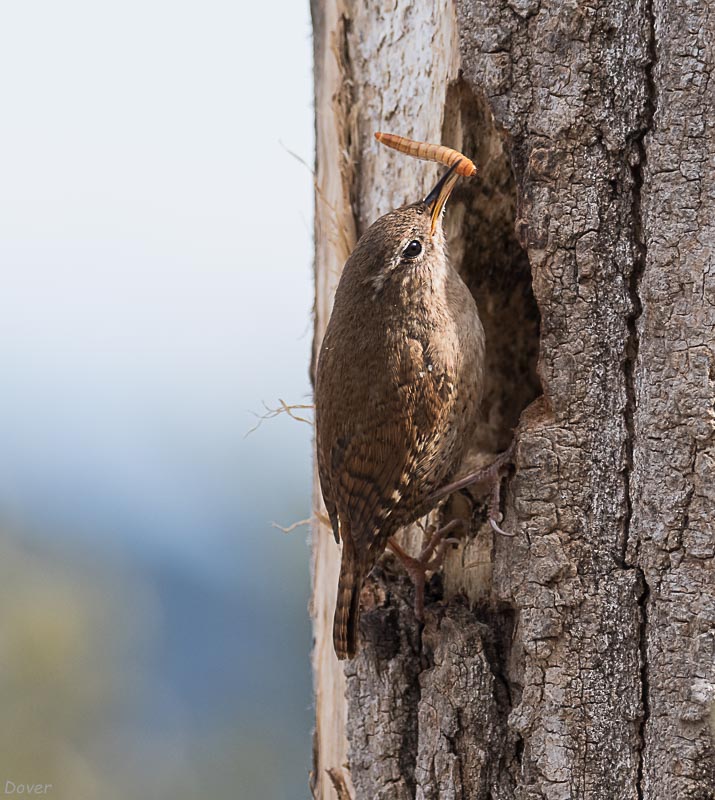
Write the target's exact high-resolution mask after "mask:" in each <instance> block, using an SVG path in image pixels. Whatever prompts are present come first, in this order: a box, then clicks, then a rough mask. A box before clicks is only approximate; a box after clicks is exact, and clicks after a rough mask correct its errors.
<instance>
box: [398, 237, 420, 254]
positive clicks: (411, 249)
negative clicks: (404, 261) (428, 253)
mask: <svg viewBox="0 0 715 800" xmlns="http://www.w3.org/2000/svg"><path fill="white" fill-rule="evenodd" d="M421 252H422V243H421V242H418V241H417V239H413V240H412V241H411V242H410V243H409V244H408V245H407V247H405V249H404V250H403V251H402V255H403V256H404V257H405V258H417V256H418V255H419V254H420V253H421Z"/></svg>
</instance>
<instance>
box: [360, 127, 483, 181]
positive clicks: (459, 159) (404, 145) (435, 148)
mask: <svg viewBox="0 0 715 800" xmlns="http://www.w3.org/2000/svg"><path fill="white" fill-rule="evenodd" d="M375 138H376V139H377V141H378V142H381V143H382V144H384V145H387V147H391V148H392V149H393V150H397V151H399V152H400V153H405V154H407V155H408V156H414V158H421V159H422V160H423V161H436V162H437V163H438V164H444V165H445V166H446V167H451V166H453V165H454V164H457V168H456V169H455V172H456V173H457V174H458V175H462V176H463V177H465V178H470V177H471V176H472V175H476V174H477V168H476V167H475V166H474V162H472V161H470V160H469V159H468V158H467V157H466V156H465V155H463V154H462V153H460V152H459V150H453V149H452V148H451V147H445V146H444V145H442V144H430V143H429V142H417V141H415V140H414V139H407V138H406V137H405V136H397V135H396V134H394V133H382V132H379V131H378V132H377V133H376V134H375Z"/></svg>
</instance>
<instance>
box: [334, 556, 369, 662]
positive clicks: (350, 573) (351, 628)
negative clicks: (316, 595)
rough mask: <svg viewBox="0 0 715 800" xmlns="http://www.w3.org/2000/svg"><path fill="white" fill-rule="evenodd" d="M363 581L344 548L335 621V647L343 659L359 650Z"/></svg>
mask: <svg viewBox="0 0 715 800" xmlns="http://www.w3.org/2000/svg"><path fill="white" fill-rule="evenodd" d="M362 582H363V578H362V575H360V574H358V573H357V572H356V570H355V568H354V564H353V559H352V558H351V556H350V554H349V553H347V552H345V550H343V560H342V563H341V565H340V578H339V580H338V599H337V601H336V603H335V619H334V622H333V647H335V654H336V655H337V657H338V658H339V659H340V660H341V661H344V660H345V659H346V658H348V659H349V658H353V656H354V655H355V653H356V652H357V639H358V622H359V621H360V590H361V589H362Z"/></svg>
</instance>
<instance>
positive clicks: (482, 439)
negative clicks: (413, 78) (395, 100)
mask: <svg viewBox="0 0 715 800" xmlns="http://www.w3.org/2000/svg"><path fill="white" fill-rule="evenodd" d="M442 140H443V141H444V142H445V143H449V144H453V145H454V146H455V147H457V148H458V149H460V150H461V151H462V152H464V153H465V154H466V155H468V156H469V157H471V158H472V159H473V160H474V162H475V163H476V164H477V167H478V169H479V172H478V173H477V175H476V176H475V177H474V178H472V179H471V180H469V181H461V182H460V184H459V185H458V187H457V189H456V190H455V192H454V195H453V199H452V201H451V202H452V204H453V205H452V216H451V222H450V223H449V227H448V230H447V235H448V238H449V245H450V252H451V256H452V259H453V261H452V263H453V264H454V265H455V266H456V267H457V269H459V272H460V274H461V276H462V278H463V279H464V281H465V282H466V283H467V285H468V286H469V288H470V290H471V292H472V294H473V296H474V299H475V300H476V303H477V307H478V308H479V315H480V317H481V320H482V323H483V325H484V332H485V336H486V370H485V387H484V402H483V415H482V420H481V422H480V425H479V427H478V430H477V433H476V441H475V442H474V444H475V446H476V447H478V448H479V449H480V450H484V451H487V452H497V451H500V450H503V449H505V448H506V447H508V445H509V443H510V442H511V440H512V436H513V431H514V428H515V427H516V426H517V423H518V421H519V416H520V414H521V412H522V411H523V410H524V408H526V406H528V405H529V403H531V401H532V400H534V399H535V398H536V397H538V395H540V394H541V385H540V382H539V378H538V375H537V361H538V355H539V326H540V317H539V309H538V306H537V304H536V300H535V299H534V294H533V291H532V285H531V269H530V266H529V260H528V258H527V254H526V252H525V251H524V249H523V248H522V247H521V245H520V244H519V242H518V240H517V237H516V234H515V231H514V222H515V219H516V212H517V190H516V181H515V178H514V173H513V170H512V163H511V159H510V156H509V142H508V139H507V137H506V135H505V134H504V133H503V131H501V130H499V128H498V127H497V125H496V123H495V120H494V117H493V115H492V113H491V110H490V108H489V106H488V104H487V102H486V101H485V100H483V99H482V98H479V97H476V96H475V95H474V94H473V93H472V91H471V90H470V89H469V87H468V86H467V85H466V84H465V83H464V82H462V81H459V82H457V83H455V84H453V85H452V86H451V87H450V89H449V92H448V95H447V103H446V111H445V121H444V129H443V139H442ZM456 208H458V209H459V212H458V213H454V212H455V209H456Z"/></svg>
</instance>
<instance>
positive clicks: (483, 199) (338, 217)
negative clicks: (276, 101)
mask: <svg viewBox="0 0 715 800" xmlns="http://www.w3.org/2000/svg"><path fill="white" fill-rule="evenodd" d="M313 16H314V23H315V26H314V27H315V52H316V130H317V170H316V342H318V341H319V340H320V337H321V336H322V332H323V330H324V327H325V324H326V323H327V318H328V315H329V309H330V303H331V298H332V293H333V291H334V288H335V285H336V282H337V278H338V276H339V271H340V268H341V266H342V263H344V260H345V258H346V256H347V253H348V252H349V249H350V247H351V245H352V242H354V240H355V236H357V235H359V233H360V231H361V230H364V228H365V227H366V226H367V225H368V224H369V223H370V222H371V221H372V220H374V219H375V218H376V217H377V216H378V215H379V214H381V213H384V212H385V211H387V210H388V209H389V208H392V207H394V206H396V205H399V204H402V203H403V202H411V201H413V200H414V199H417V198H419V197H420V196H421V195H422V194H423V193H424V191H425V189H426V188H427V187H428V186H429V185H430V183H431V182H432V181H433V180H434V178H435V176H436V174H437V169H436V168H435V167H434V166H433V165H429V164H424V163H422V162H417V161H412V160H410V159H407V158H405V157H404V156H401V155H399V154H395V153H392V152H390V151H388V150H386V149H385V148H381V147H380V146H379V145H377V144H376V143H375V142H374V140H373V138H372V135H373V132H374V131H375V130H387V131H394V132H396V133H400V134H402V135H406V136H411V137H414V138H419V139H424V140H428V141H442V142H443V143H444V144H447V145H450V146H454V147H456V148H458V149H464V151H465V152H466V153H467V155H469V156H471V157H473V158H474V160H475V162H476V163H477V164H478V166H479V167H480V174H479V176H478V177H477V178H476V179H472V180H471V181H469V182H465V183H464V184H463V186H462V187H461V188H460V190H459V192H457V193H455V197H454V198H453V201H451V203H450V209H449V234H450V240H451V242H450V243H451V252H452V254H453V258H454V261H455V264H456V265H458V266H459V268H460V270H461V272H462V274H463V276H464V277H465V280H466V281H467V282H468V284H469V286H470V288H472V290H473V291H474V294H475V297H476V299H477V303H478V305H479V307H480V312H481V313H482V316H483V318H484V321H485V328H486V331H487V337H488V341H491V343H492V369H491V374H492V378H491V381H490V384H489V386H488V387H487V405H486V407H485V420H484V424H483V425H482V426H481V429H480V431H479V434H478V437H477V441H475V445H478V446H480V447H481V448H482V449H483V450H485V451H494V450H496V449H499V448H501V447H504V446H505V445H506V444H507V443H508V440H509V438H510V436H511V428H513V427H514V426H515V425H516V424H517V420H518V419H519V415H520V412H522V411H523V410H524V409H525V408H526V411H524V413H523V415H522V418H521V422H520V423H519V429H518V433H517V440H518V450H517V459H516V462H517V463H516V471H515V474H514V475H513V477H512V478H511V480H510V482H509V486H508V491H507V493H506V494H507V500H506V507H505V511H506V519H505V523H504V524H505V526H506V527H508V528H509V529H510V530H512V531H514V532H515V533H516V534H517V535H516V537H515V538H514V539H512V540H507V539H502V538H493V537H492V535H491V534H490V533H489V531H488V528H487V527H486V526H485V525H483V524H482V523H483V515H481V514H480V509H479V508H478V507H476V508H475V509H474V510H473V513H472V520H473V525H472V530H471V531H470V534H469V536H468V537H466V539H465V541H464V542H463V544H461V545H460V547H459V548H458V549H457V550H456V551H455V552H453V553H451V554H450V556H449V558H448V559H447V563H446V566H445V571H444V576H443V578H442V579H435V580H434V581H433V587H432V589H433V594H432V601H433V602H431V603H430V604H429V605H428V607H427V614H426V624H425V626H424V629H423V630H420V628H419V627H418V626H417V624H416V622H415V620H414V617H413V615H412V611H411V605H410V603H411V589H410V587H409V584H408V583H407V582H406V581H405V579H404V578H403V577H401V573H400V571H399V568H398V567H395V566H394V565H392V564H391V563H389V562H387V563H386V564H385V566H384V567H383V568H380V569H379V570H378V571H377V573H376V575H375V578H374V580H373V581H372V582H371V585H370V586H369V587H368V591H367V593H366V597H365V602H366V603H367V604H368V607H367V611H366V613H365V614H364V623H363V628H362V638H363V642H364V646H363V650H362V653H361V654H360V656H359V657H358V658H357V659H356V660H355V661H354V662H352V663H350V664H348V665H347V666H346V668H345V672H343V667H342V666H341V665H340V664H339V663H338V662H337V660H335V658H334V656H333V655H332V645H331V642H330V630H331V622H330V620H331V615H332V607H333V603H334V595H335V585H336V580H337V562H338V552H337V547H336V545H335V543H334V541H333V539H332V535H331V534H330V532H329V530H328V529H327V528H326V527H325V526H323V525H316V527H315V528H314V530H313V576H314V592H313V604H312V611H313V615H314V623H315V637H316V644H315V652H314V668H315V681H316V738H315V743H316V755H315V764H314V775H313V792H314V795H315V796H316V797H319V798H334V797H337V793H336V791H335V789H334V782H333V781H331V779H330V777H329V776H328V773H327V771H326V770H328V769H333V770H337V771H338V772H339V774H340V775H341V776H342V777H343V778H344V780H345V785H346V786H347V787H348V789H347V790H348V791H350V792H352V793H353V794H354V797H355V798H366V799H368V798H369V800H372V798H385V799H387V798H415V797H416V798H425V800H426V799H427V798H430V800H432V799H434V800H436V799H437V798H440V800H444V799H445V798H461V799H463V800H477V799H478V800H487V798H491V799H492V800H507V798H514V799H515V800H516V799H518V800H527V799H528V800H536V798H544V799H545V800H566V798H594V799H600V798H603V800H611V799H615V800H620V799H621V798H623V799H624V800H625V799H626V798H633V800H636V799H638V800H641V798H642V799H643V800H654V799H655V798H658V799H660V798H662V799H663V800H670V799H671V798H677V799H678V800H679V799H680V798H692V799H693V800H695V799H697V800H703V799H704V798H712V797H715V777H714V774H713V749H712V729H711V725H712V722H713V700H714V683H715V675H714V674H713V671H714V666H713V665H714V664H715V634H714V629H715V625H714V623H715V568H714V564H715V559H714V556H715V543H714V537H713V527H714V526H713V522H714V519H715V488H714V487H715V463H714V459H715V448H714V447H713V428H714V424H715V412H714V409H713V401H714V398H715V391H714V387H715V352H714V350H715V262H714V259H713V252H712V251H713V247H714V246H715V232H714V231H713V225H714V223H713V221H712V220H713V219H714V218H715V186H714V183H713V175H715V163H714V162H715V133H713V126H714V124H715V89H714V88H713V85H712V82H711V81H710V73H711V71H712V69H713V65H714V62H715V58H714V55H713V46H714V45H713V42H714V41H715V22H714V21H713V15H712V14H711V13H710V10H709V9H708V7H707V5H706V4H704V3H694V2H683V0H663V1H661V0H652V2H651V0H648V1H647V2H646V0H635V1H634V2H627V1H626V0H603V1H602V2H598V1H597V2H592V3H590V4H586V3H583V2H556V0H553V1H552V2H539V1H538V0H509V2H504V1H503V0H502V2H498V1H497V2H492V1H491V0H483V1H482V2H467V1H466V0H463V1H460V0H457V2H456V3H455V4H454V5H453V4H452V3H451V2H448V1H447V0H440V2H437V3H425V2H417V0H412V2H408V0H392V1H391V2H377V3H370V4H365V3H358V2H353V1H352V0H314V3H313ZM520 245H521V246H520ZM532 288H533V295H532ZM537 306H538V309H537ZM537 355H538V374H539V378H540V381H539V380H538V379H537V378H536V359H537ZM540 392H543V399H542V400H537V401H536V402H535V403H532V404H531V405H529V403H531V401H532V400H533V398H534V397H535V396H536V395H537V394H538V393H540ZM527 406H528V408H527ZM316 502H318V500H317V492H316ZM456 505H457V504H455V506H456ZM463 505H464V504H463ZM453 511H455V510H454V509H451V510H450V513H452V512H453ZM455 513H456V512H455ZM462 513H465V512H464V509H462ZM466 513H469V509H468V508H467V511H466ZM415 538H416V534H415V533H414V532H413V533H412V535H411V539H412V540H414V539H415ZM440 587H443V588H440ZM351 782H352V785H351Z"/></svg>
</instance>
